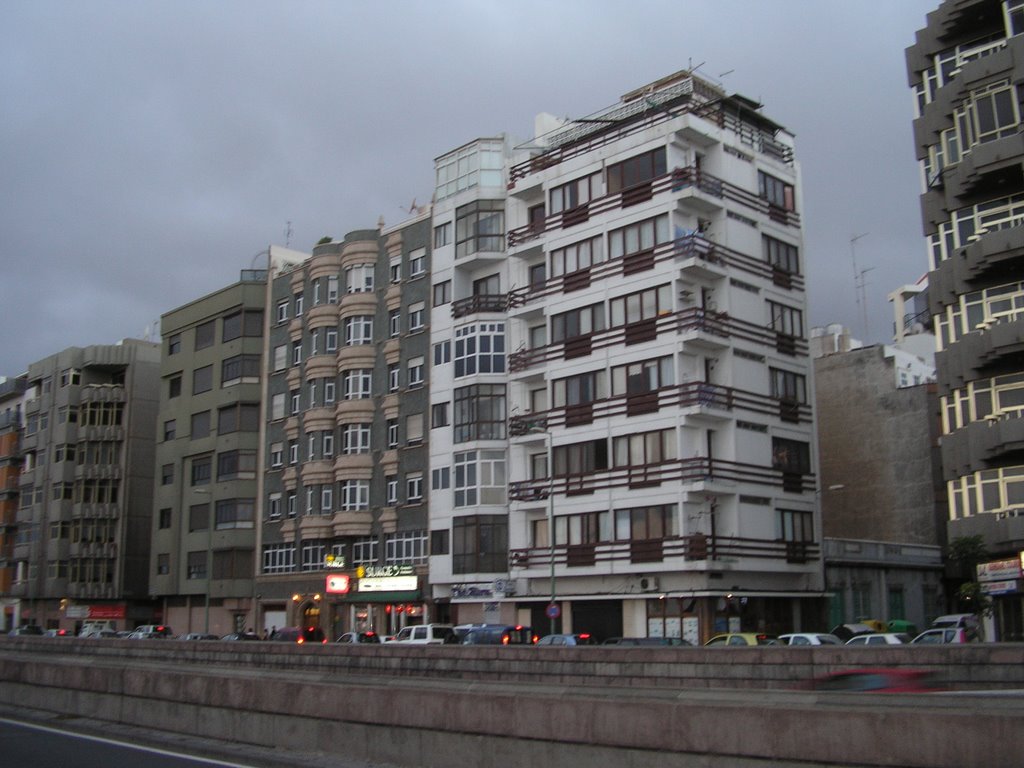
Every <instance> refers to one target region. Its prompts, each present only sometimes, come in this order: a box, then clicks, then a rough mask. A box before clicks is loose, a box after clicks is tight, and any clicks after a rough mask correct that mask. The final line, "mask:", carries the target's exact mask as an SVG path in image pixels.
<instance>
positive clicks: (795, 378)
mask: <svg viewBox="0 0 1024 768" xmlns="http://www.w3.org/2000/svg"><path fill="white" fill-rule="evenodd" d="M768 370H769V373H770V375H771V395H772V397H774V398H775V399H777V400H788V401H790V402H797V403H806V402H807V379H806V378H805V377H804V376H802V375H800V374H799V373H793V372H791V371H784V370H782V369H781V368H769V369H768Z"/></svg>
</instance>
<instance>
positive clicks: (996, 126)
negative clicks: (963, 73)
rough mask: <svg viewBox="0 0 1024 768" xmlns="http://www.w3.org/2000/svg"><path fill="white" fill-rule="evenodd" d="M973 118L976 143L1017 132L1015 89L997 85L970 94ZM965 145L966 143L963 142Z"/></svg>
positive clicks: (1003, 84)
mask: <svg viewBox="0 0 1024 768" xmlns="http://www.w3.org/2000/svg"><path fill="white" fill-rule="evenodd" d="M971 101H972V109H971V113H972V115H973V117H974V122H973V126H972V127H973V128H974V140H975V141H976V142H978V143H983V142H987V141H994V140H995V139H1001V138H1003V137H1004V136H1010V135H1012V134H1014V133H1016V132H1017V125H1018V123H1020V118H1019V116H1018V114H1017V109H1018V107H1017V102H1018V99H1017V94H1016V88H1015V87H1014V86H1012V85H1008V84H1005V83H997V84H994V85H992V86H990V87H989V88H986V89H981V90H978V91H975V92H974V93H972V94H971ZM964 143H965V144H966V143H968V142H966V141H965V142H964Z"/></svg>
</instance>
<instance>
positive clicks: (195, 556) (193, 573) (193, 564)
mask: <svg viewBox="0 0 1024 768" xmlns="http://www.w3.org/2000/svg"><path fill="white" fill-rule="evenodd" d="M186 567H187V570H186V578H187V579H205V578H206V551H205V550H200V551H198V552H189V553H188V560H187V566H186Z"/></svg>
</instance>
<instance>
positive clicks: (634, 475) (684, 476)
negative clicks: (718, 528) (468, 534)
mask: <svg viewBox="0 0 1024 768" xmlns="http://www.w3.org/2000/svg"><path fill="white" fill-rule="evenodd" d="M716 480H725V481H728V482H735V483H753V484H755V485H762V486H767V487H772V488H778V489H781V490H783V491H785V492H787V493H806V492H808V491H813V490H814V475H813V474H801V473H793V472H785V471H783V470H781V469H776V468H774V467H768V466H764V465H761V464H747V463H744V462H738V461H725V460H723V459H709V458H707V457H703V456H699V457H696V458H689V459H674V460H672V461H666V462H663V463H661V464H642V465H639V466H630V467H611V468H608V469H597V470H593V471H590V472H580V473H576V474H566V475H555V476H554V477H542V478H538V479H534V480H521V481H518V482H513V483H509V486H508V497H509V500H510V501H526V502H529V501H539V500H543V499H547V498H548V496H549V495H551V494H552V493H553V494H555V495H561V496H579V495H583V494H589V493H593V492H595V491H604V490H612V489H626V490H629V489H636V488H650V487H655V486H658V485H661V484H662V483H670V482H671V483H699V482H714V481H716Z"/></svg>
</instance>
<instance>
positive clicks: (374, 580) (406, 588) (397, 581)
mask: <svg viewBox="0 0 1024 768" xmlns="http://www.w3.org/2000/svg"><path fill="white" fill-rule="evenodd" d="M417 589H419V579H417V578H416V577H415V576H376V577H375V576H367V577H363V578H361V579H360V580H359V587H358V590H359V591H360V592H412V591H415V590H417Z"/></svg>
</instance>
